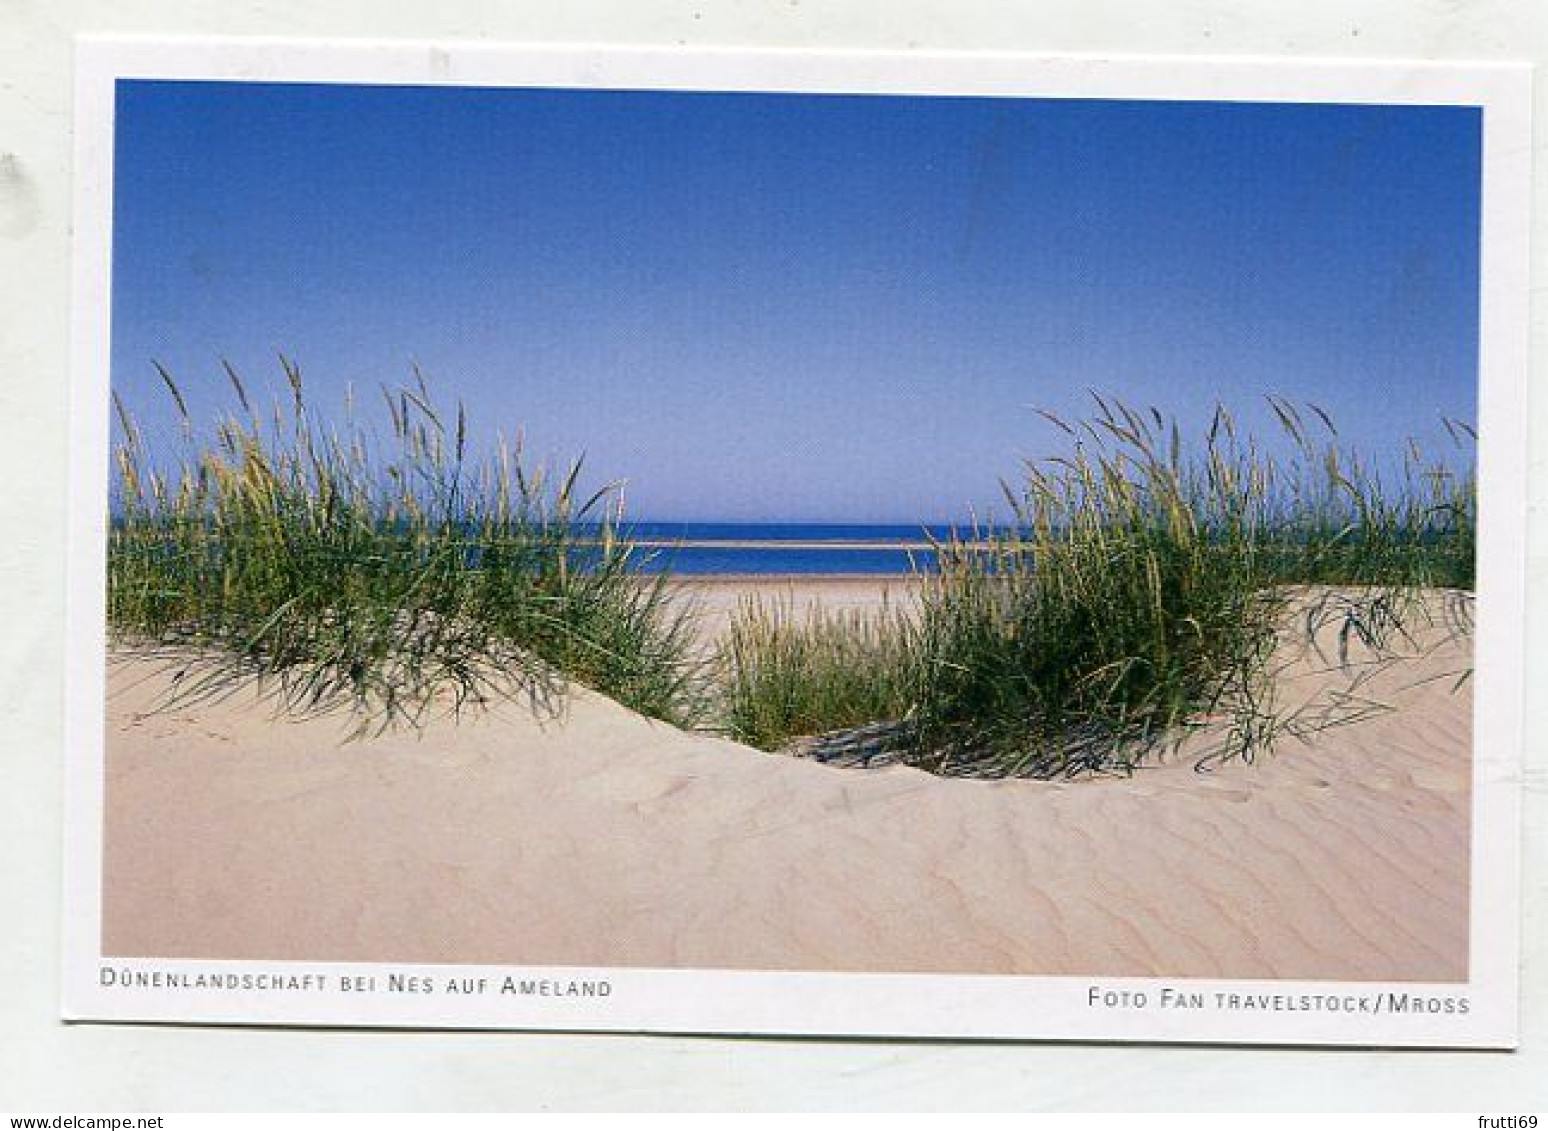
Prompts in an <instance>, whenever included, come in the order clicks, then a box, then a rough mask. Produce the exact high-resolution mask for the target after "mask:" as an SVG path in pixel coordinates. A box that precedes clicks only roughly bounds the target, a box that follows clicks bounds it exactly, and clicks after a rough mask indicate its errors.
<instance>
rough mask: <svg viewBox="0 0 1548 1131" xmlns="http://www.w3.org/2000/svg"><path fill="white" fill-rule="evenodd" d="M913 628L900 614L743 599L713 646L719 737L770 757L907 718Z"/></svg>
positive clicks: (913, 679) (914, 682)
mask: <svg viewBox="0 0 1548 1131" xmlns="http://www.w3.org/2000/svg"><path fill="white" fill-rule="evenodd" d="M917 631H918V626H917V624H916V623H915V621H914V619H913V618H912V617H911V616H910V615H909V614H908V613H907V612H906V611H903V610H899V609H895V608H892V607H890V606H886V607H883V608H882V609H881V610H880V611H878V612H873V613H862V612H858V611H855V610H845V611H841V612H827V611H824V610H823V609H822V608H821V606H814V607H811V608H808V609H805V610H801V609H799V608H798V607H797V606H796V603H795V602H794V601H783V602H780V601H774V602H766V601H762V600H759V599H758V598H744V599H743V600H742V602H741V603H740V604H739V606H738V607H737V610H736V612H735V614H734V615H733V617H732V620H731V628H730V631H729V633H728V635H727V638H726V640H725V642H724V643H723V645H722V647H721V663H720V666H721V678H722V687H723V701H722V703H721V712H722V716H723V721H724V725H725V727H726V729H727V730H728V732H729V733H730V734H732V735H733V736H735V737H736V738H737V739H738V740H739V741H741V742H746V743H748V744H749V745H752V746H757V747H759V748H761V749H765V750H775V749H778V748H780V747H781V746H784V745H785V744H787V743H788V742H790V741H791V740H792V739H795V738H800V737H804V736H810V735H817V734H821V733H823V732H826V731H833V730H840V729H843V728H846V727H857V726H863V725H864V724H866V723H871V722H875V721H877V720H887V719H895V718H898V717H899V716H901V715H904V714H906V713H907V712H908V710H909V709H910V707H911V705H912V702H913V698H914V695H915V689H916V688H917V687H918V684H919V680H918V677H917V673H916V672H915V671H914V664H915V663H916V662H917V656H918V648H917V644H916V640H915V635H916V633H917Z"/></svg>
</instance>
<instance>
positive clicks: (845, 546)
mask: <svg viewBox="0 0 1548 1131" xmlns="http://www.w3.org/2000/svg"><path fill="white" fill-rule="evenodd" d="M953 531H955V532H956V533H957V535H958V536H959V537H968V536H970V531H969V530H968V529H967V528H965V527H960V526H959V527H953V526H950V525H946V526H942V525H926V524H914V525H909V524H895V525H875V524H853V523H741V522H632V523H628V524H627V525H626V526H625V528H624V530H623V532H622V533H623V534H624V536H625V537H627V538H628V539H629V540H630V541H632V542H633V543H634V544H635V545H636V546H638V547H639V552H640V554H641V555H642V561H641V565H642V568H644V569H645V570H652V571H662V570H670V571H671V572H672V573H674V574H681V575H697V576H703V575H706V574H748V575H761V576H773V575H813V574H829V575H832V574H854V575H864V576H877V575H889V574H899V575H901V574H909V573H914V572H916V571H922V572H931V571H934V570H935V569H936V568H937V562H936V555H935V551H934V550H933V549H932V548H931V542H932V540H946V539H948V538H949V537H951V535H952V533H953Z"/></svg>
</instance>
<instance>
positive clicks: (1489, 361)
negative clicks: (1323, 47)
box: [62, 37, 1531, 1048]
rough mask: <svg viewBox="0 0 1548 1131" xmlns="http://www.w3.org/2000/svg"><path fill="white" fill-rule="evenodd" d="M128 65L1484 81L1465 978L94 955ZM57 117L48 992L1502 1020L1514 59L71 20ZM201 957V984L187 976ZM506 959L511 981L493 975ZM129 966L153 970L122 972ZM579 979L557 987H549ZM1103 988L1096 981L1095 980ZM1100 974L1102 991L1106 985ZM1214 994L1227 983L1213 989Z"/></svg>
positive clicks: (427, 1005) (1515, 603)
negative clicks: (616, 38)
mask: <svg viewBox="0 0 1548 1131" xmlns="http://www.w3.org/2000/svg"><path fill="white" fill-rule="evenodd" d="M119 78H152V79H154V78H159V79H205V80H229V81H276V82H279V81H289V82H320V83H379V84H412V85H473V86H495V87H544V86H547V87H580V88H588V87H589V88H615V89H641V90H646V89H656V90H661V89H682V90H691V89H706V90H747V91H754V90H755V91H792V92H795V91H801V92H827V93H890V94H958V95H983V96H1003V97H1010V96H1022V97H1050V98H1107V99H1158V100H1209V101H1243V102H1247V101H1251V102H1323V103H1330V102H1343V103H1359V102H1373V103H1390V104H1408V105H1421V104H1423V105H1435V104H1447V105H1467V106H1479V107H1481V108H1482V109H1483V111H1484V122H1483V130H1484V153H1483V170H1484V184H1483V207H1482V219H1483V230H1482V239H1481V278H1482V290H1481V296H1480V297H1481V304H1480V390H1479V424H1480V431H1481V434H1482V435H1483V436H1484V437H1486V440H1487V443H1485V444H1481V445H1480V452H1479V483H1480V529H1481V531H1482V533H1483V537H1482V539H1481V541H1480V546H1479V560H1478V577H1479V594H1480V596H1479V599H1478V618H1477V629H1476V630H1477V637H1476V677H1475V678H1476V695H1477V698H1476V708H1475V735H1474V809H1473V818H1474V824H1473V846H1472V847H1473V853H1472V885H1471V900H1472V904H1471V918H1470V932H1471V935H1470V961H1471V978H1470V980H1469V981H1468V982H1467V983H1463V984H1459V985H1435V984H1425V985H1422V986H1410V985H1398V984H1390V985H1389V984H1383V983H1350V984H1343V983H1328V982H1299V981H1288V980H1285V981H1268V982H1246V981H1228V980H1218V981H1217V980H1201V979H1161V978H1147V979H1134V978H1100V977H1092V978H1051V977H997V976H983V975H922V974H911V975H902V974H896V975H894V974H835V973H771V972H745V971H708V970H676V969H674V970H656V969H617V968H612V969H605V970H597V969H573V970H572V969H562V968H561V969H533V968H503V967H502V968H493V967H477V966H460V965H459V966H416V965H413V964H407V963H405V964H401V965H397V964H395V965H390V966H372V965H366V964H331V963H295V962H203V961H200V962H195V961H185V960H171V959H169V960H165V961H160V960H147V959H133V960H122V959H112V958H104V956H103V955H102V954H101V952H100V938H101V884H102V805H103V785H102V783H103V738H104V733H103V732H104V723H103V702H104V696H105V678H104V671H103V663H102V657H103V654H104V647H105V638H104V630H105V623H104V622H105V612H106V609H105V597H104V592H103V584H102V579H103V577H104V576H105V558H106V549H105V547H106V537H105V533H106V531H105V524H106V515H107V466H108V463H107V461H108V449H109V443H108V440H109V427H108V400H107V389H108V372H109V344H110V300H111V278H112V274H111V245H112V209H111V189H112V183H113V170H112V160H113V137H114V133H113V95H114V87H115V82H116V80H117V79H119ZM76 129H77V135H76V148H75V155H76V166H75V247H74V298H73V311H72V347H73V350H72V374H71V382H70V411H71V429H72V431H71V440H72V442H71V446H70V453H71V454H70V493H69V499H70V515H69V539H70V545H69V576H68V578H67V583H68V609H67V632H68V640H67V651H66V655H67V669H66V670H67V686H66V695H65V704H66V725H65V736H66V750H65V765H64V769H65V775H66V812H65V829H64V862H65V869H64V870H65V885H66V891H65V901H64V917H65V918H64V924H63V936H64V973H63V986H62V1002H63V1005H62V1010H63V1015H64V1016H65V1017H66V1018H67V1019H71V1020H104V1021H133V1020H139V1021H171V1022H197V1023H245V1024H308V1025H359V1026H389V1027H425V1028H502V1029H503V1028H516V1029H552V1030H613V1031H654V1032H677V1033H686V1032H694V1033H771V1034H775V1033H778V1034H801V1033H805V1034H848V1035H892V1036H911V1037H920V1036H936V1037H955V1038H1023V1039H1072V1040H1147V1041H1174V1042H1224V1041H1230V1042H1245V1043H1255V1044H1321V1043H1328V1044H1349V1045H1387V1046H1400V1045H1424V1046H1450V1047H1461V1046H1476V1047H1491V1048H1506V1047H1513V1046H1514V1044H1515V1041H1516V1030H1517V1017H1516V1013H1517V1004H1516V1002H1517V961H1518V950H1519V943H1518V930H1519V926H1518V923H1519V918H1518V916H1519V843H1518V831H1519V812H1518V811H1519V789H1520V780H1521V749H1522V740H1523V712H1524V699H1523V681H1522V667H1523V663H1524V655H1525V650H1524V624H1525V581H1526V561H1527V556H1526V537H1525V519H1526V454H1527V448H1526V420H1527V412H1526V390H1527V375H1528V351H1527V343H1528V298H1529V286H1528V281H1529V280H1528V258H1527V237H1528V224H1527V217H1528V202H1529V199H1530V138H1531V132H1530V69H1529V68H1528V67H1526V66H1525V65H1515V64H1500V63H1478V64H1452V63H1408V62H1393V61H1381V62H1374V61H1373V62H1342V61H1341V62H1331V61H1330V62H1321V61H1319V62H1307V61H1300V60H1296V61H1286V60H1255V59H1240V58H1238V59H1197V58H1151V57H1132V58H1118V57H1097V56H1071V55H1061V56H1039V55H1027V54H1008V53H1007V54H995V53H971V54H969V53H929V54H925V53H904V52H847V51H789V50H733V49H720V50H699V49H694V50H687V49H683V50H672V49H655V48H650V49H638V48H630V49H619V48H600V47H588V46H555V47H542V48H535V47H507V46H496V45H488V44H450V43H443V44H429V43H408V42H402V41H384V42H373V41H362V40H350V41H337V42H333V41H322V40H307V41H299V40H268V39H246V40H213V39H209V40H202V39H201V40H193V39H189V40H168V39H143V38H133V37H118V38H97V37H85V38H82V39H80V40H79V41H78V43H77V74H76ZM126 976H127V980H128V981H129V982H130V983H131V984H130V985H127V986H126V985H124V984H123V983H124V981H125V980H126ZM201 977H202V978H203V982H204V987H203V988H199V987H198V986H196V985H195V983H197V982H198V981H199V980H200V978H201ZM395 977H396V978H400V979H404V981H403V982H399V983H396V984H397V985H398V986H399V987H400V988H396V989H394V988H391V987H392V985H393V984H394V983H393V982H392V981H391V980H392V979H393V978H395ZM344 978H351V979H354V978H361V979H368V978H375V979H376V988H374V989H371V990H366V989H364V988H361V989H358V990H349V991H346V990H344V989H342V988H341V979H344ZM413 978H424V979H429V980H430V982H429V983H428V984H429V985H431V986H432V987H433V988H434V992H428V993H426V992H420V991H419V990H418V989H408V988H402V987H406V986H407V985H408V983H407V981H406V980H407V979H413ZM481 978H482V979H484V985H483V987H482V988H479V987H478V980H479V979H481ZM158 979H159V983H160V984H159V985H158V984H155V983H156V982H157V980H158ZM260 979H272V980H276V981H279V982H287V981H288V982H289V983H290V984H291V986H292V987H293V988H285V989H254V988H244V980H245V982H247V983H254V984H256V983H257V982H258V981H259V980H260ZM308 979H310V981H309V980H308ZM508 979H509V980H510V983H509V984H510V985H511V987H512V988H511V990H510V992H505V987H506V986H507V980H508ZM453 980H455V981H456V982H460V983H461V984H462V985H463V986H465V987H466V988H467V989H468V990H469V991H470V992H468V993H466V994H459V995H457V996H451V995H449V994H448V993H447V992H446V987H448V986H449V985H452V984H453ZM138 981H144V982H146V983H147V988H136V986H135V985H134V984H133V983H135V982H138ZM180 983H181V984H180ZM212 985H218V986H220V987H222V988H211V986H212ZM359 985H361V986H362V987H363V986H364V985H365V983H359ZM228 986H229V988H227V987H228ZM588 987H589V991H590V993H589V996H588V995H587V989H588ZM604 987H605V990H606V992H605V995H604V993H603V989H604ZM570 989H574V990H576V994H575V995H574V996H565V991H567V990H570ZM529 990H530V992H528V991H529ZM1094 992H1095V993H1096V994H1098V995H1100V996H1099V997H1098V999H1097V1000H1096V1001H1095V1002H1093V999H1092V994H1093V993H1094ZM1108 994H1111V995H1114V996H1115V1000H1116V1001H1117V1002H1118V1004H1108V1000H1109V999H1108V997H1107V996H1106V995H1108ZM1168 994H1171V995H1177V994H1198V995H1200V998H1199V1000H1201V1001H1202V1002H1203V1003H1204V1004H1203V1006H1202V1007H1200V1008H1190V1007H1181V1008H1179V1007H1177V1006H1176V1004H1175V1002H1176V998H1175V997H1173V998H1172V1000H1171V1003H1170V1004H1169V1003H1167V1001H1166V998H1165V995H1168ZM1233 994H1234V995H1237V998H1236V999H1235V1000H1236V1003H1237V1004H1236V1005H1234V1006H1230V1005H1228V1004H1227V1003H1230V1002H1231V1001H1232V999H1231V997H1230V995H1233ZM1124 995H1128V996H1127V997H1126V998H1125V997H1124ZM1138 995H1143V996H1144V1002H1145V1004H1144V1005H1143V1006H1141V1005H1138V1004H1136V1003H1137V1002H1138V1000H1139V997H1138ZM1217 995H1224V996H1217ZM1394 995H1417V996H1418V997H1420V998H1422V999H1424V1000H1425V1001H1426V1002H1429V1001H1432V1000H1433V1001H1436V1002H1444V1001H1448V1000H1449V1001H1451V1002H1453V1003H1455V1002H1456V1001H1458V1000H1460V999H1462V998H1465V999H1466V1000H1467V1001H1468V1011H1467V1012H1466V1013H1459V1012H1447V1011H1445V1009H1444V1008H1442V1009H1441V1010H1440V1011H1439V1012H1436V1013H1429V1012H1419V1013H1414V1012H1408V1011H1405V1012H1401V1013H1397V1014H1394V1013H1393V1012H1392V1010H1391V1005H1392V1003H1393V1002H1394V1001H1396V1000H1397V999H1396V997H1395V996H1394ZM1188 1000H1190V1001H1191V1000H1193V999H1191V998H1190V999H1188ZM1373 1000H1374V1001H1375V1002H1376V1003H1377V1004H1376V1005H1375V1006H1373V1005H1372V1001H1373ZM1404 1000H1408V999H1406V998H1405V999H1404ZM1314 1001H1315V1002H1316V1003H1317V1004H1316V1005H1315V1006H1313V1005H1312V1004H1310V1003H1312V1002H1314ZM1243 1002H1250V1004H1248V1005H1246V1006H1244V1005H1242V1003H1243ZM1362 1003H1363V1004H1362ZM1383 1003H1384V1004H1385V1006H1386V1007H1385V1008H1383V1007H1382V1005H1383Z"/></svg>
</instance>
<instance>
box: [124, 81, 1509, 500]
mask: <svg viewBox="0 0 1548 1131" xmlns="http://www.w3.org/2000/svg"><path fill="white" fill-rule="evenodd" d="M117 130H118V134H117V156H116V183H115V200H114V212H115V229H114V232H115V235H114V300H113V301H114V309H113V362H112V364H113V381H114V384H115V387H117V388H118V389H119V390H120V391H121V392H122V393H124V394H125V396H126V397H127V398H128V399H129V401H130V403H131V404H132V405H133V406H134V408H135V409H136V410H137V411H138V412H139V413H141V414H142V415H145V416H149V417H152V418H157V417H159V418H160V419H161V420H163V421H165V420H168V419H169V411H170V410H169V407H168V406H167V405H166V404H165V399H164V398H163V397H161V396H160V394H159V393H158V392H157V385H156V377H155V373H154V370H153V368H152V366H151V360H152V359H153V358H154V359H157V360H159V361H161V362H163V363H164V364H166V365H167V366H168V368H170V369H171V370H172V371H173V372H174V373H175V374H176V375H177V376H178V377H179V378H180V380H181V381H182V382H183V383H184V385H185V386H187V387H188V388H189V390H190V401H191V403H192V406H193V408H194V411H195V412H196V413H199V414H201V415H209V414H210V413H212V412H213V411H214V410H215V408H216V407H217V406H222V405H224V404H226V403H227V402H226V399H225V398H226V397H227V388H228V387H227V386H226V384H225V379H224V377H223V376H222V375H221V372H220V369H219V366H218V359H219V358H220V357H221V356H226V357H229V358H230V359H231V360H232V361H233V362H234V363H235V364H236V365H237V367H238V368H239V369H240V370H242V371H243V372H244V373H245V374H246V375H248V377H249V378H250V379H251V380H253V381H254V382H256V383H259V384H266V383H272V382H276V381H277V380H278V379H279V378H280V374H279V368H278V365H277V364H276V362H275V360H274V358H275V354H276V352H283V353H285V354H286V355H287V356H291V357H293V358H295V359H296V360H298V361H299V363H300V365H301V367H302V370H303V373H304V375H305V377H306V379H307V383H308V384H309V386H310V387H311V388H312V390H313V394H314V397H313V399H314V400H315V401H317V402H319V403H322V404H332V405H337V404H339V403H340V399H341V396H342V389H343V387H344V384H345V383H346V382H353V383H354V384H355V386H356V387H357V390H359V389H370V388H373V387H374V386H375V385H376V384H378V383H380V382H398V381H402V380H405V379H407V378H408V377H409V375H410V366H411V364H412V363H413V362H415V361H417V362H418V363H419V364H420V365H421V367H422V368H423V369H424V371H425V373H426V375H427V377H428V379H429V380H430V382H431V385H432V387H433V389H434V390H435V391H436V393H437V395H438V397H439V398H440V399H443V400H447V401H450V400H455V399H458V398H461V399H463V400H464V401H465V402H466V403H467V404H468V406H469V409H470V414H471V416H472V419H473V420H474V422H475V424H476V426H477V428H478V429H479V431H478V433H477V434H478V435H480V436H483V437H486V438H487V437H489V436H492V434H493V432H494V431H495V430H496V429H497V428H498V429H501V430H504V431H506V432H507V433H514V432H516V431H517V430H518V429H524V431H525V433H526V437H527V442H528V446H529V450H531V451H533V452H534V453H537V454H539V455H543V456H551V457H553V458H554V459H556V460H558V461H560V462H563V461H565V460H567V459H568V458H570V457H572V456H574V455H578V454H580V453H582V452H584V453H586V455H587V460H588V466H589V468H590V469H591V476H592V479H593V481H594V482H600V481H602V480H604V479H612V478H624V479H627V480H628V483H629V487H628V491H629V500H630V512H631V515H632V516H633V517H635V518H650V519H701V520H748V521H774V520H803V519H804V520H808V521H851V522H864V521H877V522H883V521H898V522H911V521H943V520H953V519H958V518H961V517H963V516H964V515H965V514H966V513H967V510H968V508H969V506H976V507H979V508H983V507H984V506H986V505H992V504H994V503H995V501H996V500H997V498H998V481H999V479H1000V478H1001V477H1004V476H1012V475H1014V474H1015V471H1016V469H1017V467H1018V464H1019V461H1020V460H1021V459H1023V458H1026V457H1035V456H1039V455H1044V454H1049V453H1050V452H1052V451H1054V450H1056V449H1057V446H1058V445H1057V439H1056V434H1054V433H1053V432H1052V431H1051V429H1050V428H1049V427H1048V426H1047V425H1045V424H1043V423H1042V421H1041V420H1040V419H1039V418H1038V417H1037V416H1036V414H1035V413H1034V412H1033V407H1039V408H1050V409H1053V410H1055V411H1060V412H1066V413H1076V412H1079V411H1080V409H1081V407H1082V405H1083V398H1084V395H1085V390H1087V389H1096V390H1099V391H1101V392H1103V393H1106V394H1114V395H1117V396H1119V397H1121V398H1124V399H1126V400H1128V401H1129V402H1130V403H1133V404H1143V405H1156V406H1159V407H1160V408H1162V409H1163V410H1167V411H1177V412H1180V413H1182V414H1184V416H1185V417H1190V418H1193V417H1197V416H1199V415H1201V414H1202V413H1203V412H1204V411H1205V408H1206V406H1207V405H1210V404H1212V403H1213V402H1215V401H1216V400H1224V401H1226V402H1227V403H1228V404H1231V405H1233V406H1237V407H1239V408H1241V409H1242V410H1243V412H1244V414H1246V415H1248V416H1259V415H1260V414H1259V412H1258V410H1257V407H1256V406H1257V405H1258V403H1259V398H1261V396H1262V395H1263V394H1265V393H1270V392H1273V393H1280V394H1284V395H1286V396H1290V397H1293V398H1297V399H1310V400H1313V401H1316V402H1317V403H1319V404H1321V405H1322V406H1323V407H1325V408H1327V409H1328V410H1329V411H1330V412H1331V413H1332V414H1333V415H1334V416H1335V418H1337V419H1338V420H1339V421H1340V424H1341V427H1342V429H1343V431H1344V432H1345V433H1346V435H1349V436H1353V437H1356V438H1358V440H1359V442H1360V444H1361V446H1362V447H1364V448H1367V449H1370V450H1380V449H1384V448H1385V449H1392V448H1395V447H1396V445H1397V444H1398V442H1399V441H1400V440H1401V439H1402V438H1403V437H1405V436H1408V435H1410V434H1413V435H1418V436H1420V437H1424V438H1428V437H1433V436H1435V435H1436V434H1437V425H1436V422H1437V419H1438V418H1439V417H1440V416H1442V415H1447V416H1451V417H1457V418H1461V419H1464V420H1472V419H1473V417H1474V414H1475V397H1476V379H1477V362H1476V354H1477V344H1478V339H1477V282H1478V211H1479V146H1480V121H1479V117H1478V113H1477V112H1476V111H1474V110H1471V109H1466V108H1448V107H1401V108H1395V107H1361V106H1287V105H1254V104H1237V105H1232V104H1203V103H1155V102H1113V101H1108V102H1100V101H1053V100H1021V99H1018V100H1006V99H967V98H924V97H907V98H903V97H847V96H846V97H833V96H808V95H739V94H676V93H620V92H584V91H542V90H467V89H457V90H453V89H427V88H393V87H346V86H333V87H330V86H310V85H268V84H264V85H255V84H206V83H165V82H126V83H121V84H120V88H119V95H118V117H117Z"/></svg>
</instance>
